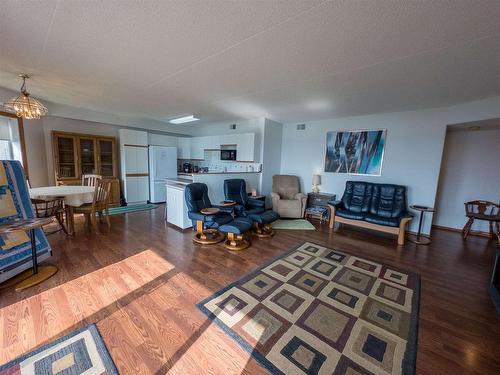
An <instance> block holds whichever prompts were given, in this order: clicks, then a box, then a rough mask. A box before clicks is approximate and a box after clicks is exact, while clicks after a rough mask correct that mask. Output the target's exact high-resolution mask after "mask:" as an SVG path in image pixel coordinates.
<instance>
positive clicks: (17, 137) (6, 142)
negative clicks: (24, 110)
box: [0, 112, 28, 176]
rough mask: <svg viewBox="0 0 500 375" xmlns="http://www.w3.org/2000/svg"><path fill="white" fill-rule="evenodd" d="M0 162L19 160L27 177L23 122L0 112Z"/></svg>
mask: <svg viewBox="0 0 500 375" xmlns="http://www.w3.org/2000/svg"><path fill="white" fill-rule="evenodd" d="M0 160H19V161H20V162H21V164H22V165H23V167H24V172H25V173H26V176H28V166H27V164H26V149H25V147H24V131H23V120H22V119H21V118H18V117H17V116H16V115H14V114H11V113H7V112H0Z"/></svg>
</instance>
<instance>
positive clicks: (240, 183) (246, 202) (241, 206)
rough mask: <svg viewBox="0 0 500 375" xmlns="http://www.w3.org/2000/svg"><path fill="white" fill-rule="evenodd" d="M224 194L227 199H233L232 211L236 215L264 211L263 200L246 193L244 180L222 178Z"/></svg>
mask: <svg viewBox="0 0 500 375" xmlns="http://www.w3.org/2000/svg"><path fill="white" fill-rule="evenodd" d="M224 196H225V198H226V199H227V200H231V201H235V202H236V206H234V211H235V214H236V216H244V217H246V216H248V215H249V214H259V213H262V212H264V211H265V204H266V203H265V202H264V201H260V200H258V199H253V198H250V197H249V196H248V194H247V186H246V182H245V180H243V179H241V178H233V179H230V180H224Z"/></svg>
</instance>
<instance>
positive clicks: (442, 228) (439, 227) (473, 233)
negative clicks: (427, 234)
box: [432, 224, 490, 238]
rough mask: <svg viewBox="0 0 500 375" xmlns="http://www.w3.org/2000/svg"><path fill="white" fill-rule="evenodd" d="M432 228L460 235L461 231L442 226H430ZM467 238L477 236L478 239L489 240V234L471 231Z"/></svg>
mask: <svg viewBox="0 0 500 375" xmlns="http://www.w3.org/2000/svg"><path fill="white" fill-rule="evenodd" d="M432 228H435V229H441V230H446V231H448V232H456V233H462V229H459V228H451V227H446V226H444V225H436V224H432ZM469 236H478V237H487V238H490V234H489V233H488V232H483V231H480V230H471V231H470V232H469Z"/></svg>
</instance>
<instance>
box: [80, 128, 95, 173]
mask: <svg viewBox="0 0 500 375" xmlns="http://www.w3.org/2000/svg"><path fill="white" fill-rule="evenodd" d="M79 141H80V169H81V174H82V175H83V174H95V173H96V172H97V168H96V152H95V151H96V147H95V138H81V137H80V139H79Z"/></svg>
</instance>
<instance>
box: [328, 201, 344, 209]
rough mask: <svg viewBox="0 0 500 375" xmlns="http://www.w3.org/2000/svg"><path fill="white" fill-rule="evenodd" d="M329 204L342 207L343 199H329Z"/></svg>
mask: <svg viewBox="0 0 500 375" xmlns="http://www.w3.org/2000/svg"><path fill="white" fill-rule="evenodd" d="M328 204H329V205H330V206H333V207H335V208H337V207H340V206H341V205H342V201H339V200H335V201H328Z"/></svg>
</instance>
